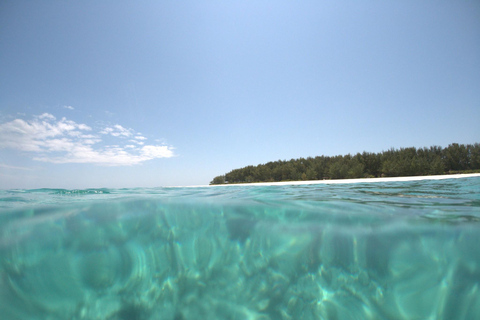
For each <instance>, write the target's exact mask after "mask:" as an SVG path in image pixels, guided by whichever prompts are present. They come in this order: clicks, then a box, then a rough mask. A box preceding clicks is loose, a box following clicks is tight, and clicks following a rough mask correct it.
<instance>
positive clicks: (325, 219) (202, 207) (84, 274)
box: [0, 177, 480, 320]
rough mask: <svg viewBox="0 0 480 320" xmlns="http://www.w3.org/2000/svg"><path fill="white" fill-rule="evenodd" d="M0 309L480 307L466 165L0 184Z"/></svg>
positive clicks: (113, 316)
mask: <svg viewBox="0 0 480 320" xmlns="http://www.w3.org/2000/svg"><path fill="white" fill-rule="evenodd" d="M0 313H1V315H0V319H5V320H13V319H19V320H20V319H22V320H23V319H29V320H30V319H31V320H37V319H38V320H40V319H42V320H43V319H46V320H47V319H48V320H60V319H72V320H80V319H85V320H87V319H88V320H104V319H105V320H157V319H158V320H163V319H165V320H190V319H235V320H236V319H239V320H240V319H250V320H254V319H257V320H267V319H271V320H277V319H280V320H283V319H285V320H290V319H325V320H327V319H328V320H331V319H339V320H340V319H372V320H373V319H419V320H420V319H422V320H423V319H445V320H447V319H449V320H450V319H465V320H467V319H480V178H478V177H472V178H463V179H446V180H424V181H415V182H388V183H387V182H385V183H368V184H367V183H364V184H336V185H303V186H302V185H298V186H230V187H204V188H155V189H87V190H64V189H39V190H9V191H0Z"/></svg>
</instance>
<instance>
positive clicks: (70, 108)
mask: <svg viewBox="0 0 480 320" xmlns="http://www.w3.org/2000/svg"><path fill="white" fill-rule="evenodd" d="M63 107H64V108H65V109H69V110H74V109H75V108H74V107H72V106H63Z"/></svg>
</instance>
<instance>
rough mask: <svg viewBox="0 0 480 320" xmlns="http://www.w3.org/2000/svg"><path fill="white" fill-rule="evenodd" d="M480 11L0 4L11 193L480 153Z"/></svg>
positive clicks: (6, 179)
mask: <svg viewBox="0 0 480 320" xmlns="http://www.w3.org/2000/svg"><path fill="white" fill-rule="evenodd" d="M479 123H480V2H479V1H453V0H452V1H446V0H445V1H428V0H427V1H409V0H407V1H373V0H372V1H181V2H178V1H17V0H16V1H12V0H5V1H2V2H0V188H3V189H10V188H28V189H29V188H42V187H49V188H89V187H155V186H171V185H198V184H208V183H209V181H210V180H212V178H213V177H215V176H217V175H220V174H224V173H226V172H228V171H230V170H232V169H235V168H240V167H244V166H246V165H256V164H260V163H266V162H268V161H275V160H279V159H282V160H285V159H286V160H288V159H291V158H299V157H309V156H312V157H313V156H317V155H337V154H347V153H352V154H354V153H356V152H362V151H370V152H381V151H382V150H387V149H389V148H391V147H394V148H400V147H410V146H415V147H424V146H431V145H439V146H442V147H446V146H448V144H450V143H452V142H458V143H474V142H480V125H479Z"/></svg>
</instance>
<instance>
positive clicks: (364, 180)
mask: <svg viewBox="0 0 480 320" xmlns="http://www.w3.org/2000/svg"><path fill="white" fill-rule="evenodd" d="M470 177H480V173H466V174H446V175H438V176H413V177H389V178H362V179H338V180H306V181H281V182H255V183H239V184H235V183H233V184H228V183H227V184H214V185H203V186H202V185H199V186H188V187H231V186H284V185H307V184H339V183H372V182H391V181H420V180H442V179H459V178H470Z"/></svg>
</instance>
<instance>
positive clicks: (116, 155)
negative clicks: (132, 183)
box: [0, 113, 174, 166]
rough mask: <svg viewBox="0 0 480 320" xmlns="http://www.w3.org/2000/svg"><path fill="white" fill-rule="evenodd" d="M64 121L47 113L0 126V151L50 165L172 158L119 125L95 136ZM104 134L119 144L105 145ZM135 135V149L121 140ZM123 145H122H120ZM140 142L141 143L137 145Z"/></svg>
mask: <svg viewBox="0 0 480 320" xmlns="http://www.w3.org/2000/svg"><path fill="white" fill-rule="evenodd" d="M93 131H94V130H93V129H92V128H91V127H90V126H88V125H86V124H81V123H76V122H74V121H71V120H67V119H66V118H62V119H60V120H57V119H56V117H54V116H53V115H51V114H49V113H44V114H42V115H40V116H36V117H34V118H33V119H32V120H23V119H15V120H13V121H10V122H6V123H2V124H0V149H1V148H8V149H17V150H21V151H24V152H27V153H31V154H32V158H33V159H34V160H37V161H44V162H52V163H94V164H100V165H108V166H122V165H134V164H139V163H141V162H144V161H148V160H152V159H157V158H170V157H173V156H174V153H173V149H172V147H170V146H166V145H144V143H143V142H142V141H139V140H146V138H145V137H143V136H140V135H138V133H135V130H133V129H129V128H125V127H123V126H121V125H119V124H116V125H113V126H109V127H106V128H103V129H101V130H100V131H99V132H98V133H95V132H93ZM105 135H109V136H111V137H110V138H113V139H117V140H119V141H117V142H120V143H116V144H111V145H105V142H104V141H103V139H102V137H106V136H105ZM132 136H134V139H135V140H134V141H136V142H137V145H138V147H137V146H134V145H132V144H127V142H126V141H125V140H124V139H121V138H127V137H132ZM122 142H123V143H124V144H123V145H122V144H121V143H122ZM139 142H142V143H139Z"/></svg>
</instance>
